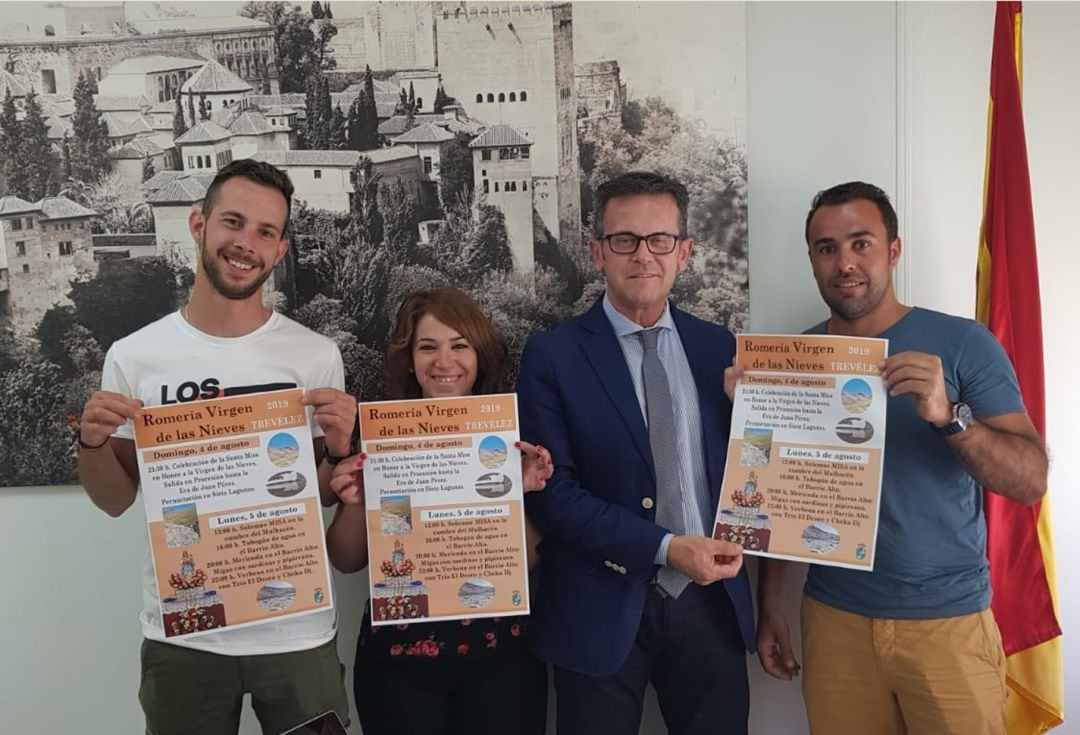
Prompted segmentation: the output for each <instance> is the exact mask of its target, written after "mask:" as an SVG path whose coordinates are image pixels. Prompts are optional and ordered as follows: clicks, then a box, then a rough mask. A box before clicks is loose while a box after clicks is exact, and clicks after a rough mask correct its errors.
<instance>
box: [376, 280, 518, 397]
mask: <svg viewBox="0 0 1080 735" xmlns="http://www.w3.org/2000/svg"><path fill="white" fill-rule="evenodd" d="M427 314H430V315H431V316H433V317H435V318H436V319H438V320H439V321H440V322H442V323H443V324H445V325H446V326H448V327H450V328H451V329H455V330H457V332H458V333H459V334H460V335H461V336H462V337H464V338H465V339H466V341H468V343H469V344H470V345H471V346H472V348H473V349H474V350H476V382H475V383H473V387H472V395H477V396H479V395H485V394H488V393H503V392H505V391H506V343H505V342H504V341H503V338H502V335H500V334H499V330H498V329H496V327H495V325H494V324H492V323H491V320H490V319H488V317H487V315H486V314H484V310H483V309H481V308H480V305H479V304H477V303H476V301H475V300H473V298H472V297H471V296H469V295H468V294H467V293H465V292H463V291H459V290H458V289H456V288H436V289H433V290H431V291H416V292H414V293H411V294H409V295H408V296H406V297H405V300H404V301H402V302H401V307H400V308H399V309H398V313H397V323H396V324H395V325H394V333H393V335H392V336H391V337H390V344H389V345H388V346H387V349H386V397H387V398H388V399H390V400H399V399H402V398H421V397H422V396H421V392H420V383H418V382H417V380H416V373H414V372H413V370H412V366H413V362H412V349H413V343H414V342H415V341H416V325H417V324H419V323H420V320H421V319H423V318H424V316H426V315H427Z"/></svg>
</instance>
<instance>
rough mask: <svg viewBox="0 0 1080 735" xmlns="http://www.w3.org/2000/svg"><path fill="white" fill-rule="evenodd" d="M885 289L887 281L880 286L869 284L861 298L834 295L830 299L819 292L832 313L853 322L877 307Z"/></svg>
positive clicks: (882, 298) (883, 297) (886, 288)
mask: <svg viewBox="0 0 1080 735" xmlns="http://www.w3.org/2000/svg"><path fill="white" fill-rule="evenodd" d="M887 290H888V283H886V284H883V285H882V286H880V287H878V286H874V285H871V287H870V288H868V289H867V292H866V296H864V297H863V298H861V299H853V298H845V297H843V296H840V297H835V296H834V297H833V298H831V299H830V298H829V297H828V296H826V295H825V294H824V293H822V294H821V297H822V298H823V299H824V300H825V303H826V304H828V306H829V309H830V310H831V311H832V313H833V314H835V315H836V316H838V317H840V318H841V319H843V320H844V321H846V322H853V321H855V320H856V319H861V318H862V317H864V316H866V315H867V314H869V313H871V312H873V311H874V310H875V309H876V308H878V306H880V305H881V302H882V301H883V300H884V299H885V292H886V291H887Z"/></svg>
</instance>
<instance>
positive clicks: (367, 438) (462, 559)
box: [360, 393, 529, 625]
mask: <svg viewBox="0 0 1080 735" xmlns="http://www.w3.org/2000/svg"><path fill="white" fill-rule="evenodd" d="M360 436H361V442H362V447H363V451H364V452H366V453H367V460H366V461H365V462H364V498H365V502H366V504H367V525H368V559H369V560H370V570H371V574H370V578H371V622H372V625H389V624H394V623H400V622H401V621H405V620H408V621H420V620H460V619H464V618H482V617H483V618H486V617H496V616H506V615H525V614H527V613H528V612H529V581H528V564H527V562H526V559H525V548H526V547H525V512H524V507H523V500H522V499H523V496H524V493H523V488H522V482H521V453H520V451H519V450H518V449H516V448H515V447H514V443H515V442H516V441H517V440H518V419H517V396H515V395H514V394H513V393H510V394H505V395H501V394H500V395H486V396H468V397H464V398H437V399H420V400H412V401H381V402H377V403H361V404H360Z"/></svg>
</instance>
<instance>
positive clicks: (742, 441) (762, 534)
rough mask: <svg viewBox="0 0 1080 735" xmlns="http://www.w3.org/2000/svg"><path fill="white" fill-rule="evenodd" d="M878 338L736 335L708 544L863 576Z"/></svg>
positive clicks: (876, 424) (882, 352) (876, 446)
mask: <svg viewBox="0 0 1080 735" xmlns="http://www.w3.org/2000/svg"><path fill="white" fill-rule="evenodd" d="M887 349H888V342H887V341H886V340H880V339H865V338H857V337H833V336H809V335H803V336H798V337H782V336H771V335H753V334H744V335H741V336H739V338H738V352H737V355H736V362H737V363H738V365H739V366H740V367H742V369H743V370H744V371H745V372H744V374H743V377H742V379H741V380H740V381H739V384H738V386H737V387H736V389H735V397H734V408H733V410H732V416H731V439H730V441H729V443H728V455H727V466H726V467H725V470H724V485H723V488H722V489H721V493H720V504H719V507H718V509H717V514H716V524H715V527H714V532H713V536H714V538H719V539H724V540H727V541H734V542H735V543H738V544H741V545H742V547H743V549H744V550H745V551H746V553H748V554H756V555H759V556H767V557H776V558H781V559H793V560H797V561H808V562H812V563H817V564H826V565H831V566H842V567H850V568H853V569H866V570H872V569H873V568H874V549H875V543H876V540H877V521H878V506H879V502H880V496H881V471H882V464H883V455H884V448H885V406H886V393H885V386H884V383H883V381H882V380H881V375H880V371H879V369H878V364H879V363H880V362H881V361H882V360H884V359H885V356H886V351H887Z"/></svg>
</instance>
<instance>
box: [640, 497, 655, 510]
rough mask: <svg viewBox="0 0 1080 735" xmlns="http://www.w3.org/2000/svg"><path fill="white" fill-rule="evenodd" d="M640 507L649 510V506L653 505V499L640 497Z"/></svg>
mask: <svg viewBox="0 0 1080 735" xmlns="http://www.w3.org/2000/svg"><path fill="white" fill-rule="evenodd" d="M641 507H642V508H644V509H645V510H649V509H650V508H652V507H653V499H652V498H642V499H641Z"/></svg>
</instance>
